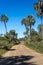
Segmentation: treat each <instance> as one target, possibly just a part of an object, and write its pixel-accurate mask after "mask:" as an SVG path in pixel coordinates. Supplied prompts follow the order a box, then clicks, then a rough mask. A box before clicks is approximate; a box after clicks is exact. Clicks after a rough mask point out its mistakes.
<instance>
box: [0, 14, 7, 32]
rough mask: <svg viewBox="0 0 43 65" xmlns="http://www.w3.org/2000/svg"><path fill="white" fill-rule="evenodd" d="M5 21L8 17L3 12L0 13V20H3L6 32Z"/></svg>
mask: <svg viewBox="0 0 43 65" xmlns="http://www.w3.org/2000/svg"><path fill="white" fill-rule="evenodd" d="M7 21H8V17H7V16H6V15H5V14H3V15H1V22H4V26H5V30H6V33H7V26H6V22H7Z"/></svg>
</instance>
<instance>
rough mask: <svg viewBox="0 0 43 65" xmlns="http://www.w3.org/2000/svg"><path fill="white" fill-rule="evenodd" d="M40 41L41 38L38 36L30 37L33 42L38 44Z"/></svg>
mask: <svg viewBox="0 0 43 65" xmlns="http://www.w3.org/2000/svg"><path fill="white" fill-rule="evenodd" d="M41 40H42V38H41V37H40V36H37V35H36V36H32V41H34V42H36V41H38V42H40V41H41Z"/></svg>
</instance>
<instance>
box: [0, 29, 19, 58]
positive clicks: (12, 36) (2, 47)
mask: <svg viewBox="0 0 43 65" xmlns="http://www.w3.org/2000/svg"><path fill="white" fill-rule="evenodd" d="M18 43H19V42H18V39H17V33H16V32H15V30H10V31H9V32H7V33H6V34H5V35H4V36H3V35H2V34H1V35H0V57H1V56H2V54H3V53H5V52H6V51H8V50H9V49H10V48H11V47H12V46H13V45H15V44H18Z"/></svg>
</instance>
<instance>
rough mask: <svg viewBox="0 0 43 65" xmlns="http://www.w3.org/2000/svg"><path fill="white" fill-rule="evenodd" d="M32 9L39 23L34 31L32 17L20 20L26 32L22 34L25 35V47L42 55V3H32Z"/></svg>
mask: <svg viewBox="0 0 43 65" xmlns="http://www.w3.org/2000/svg"><path fill="white" fill-rule="evenodd" d="M34 9H35V11H36V14H37V17H38V18H40V19H41V23H40V24H39V25H38V27H37V31H36V30H35V28H34V27H33V26H34V25H35V23H36V21H35V18H34V16H33V15H28V16H27V17H26V18H23V19H22V24H24V25H25V28H26V31H25V32H24V33H23V34H24V35H25V37H24V39H25V45H26V46H28V47H29V48H32V49H34V50H36V51H37V52H40V53H43V21H42V20H43V1H42V0H38V2H36V3H34ZM32 25H33V26H32Z"/></svg>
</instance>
